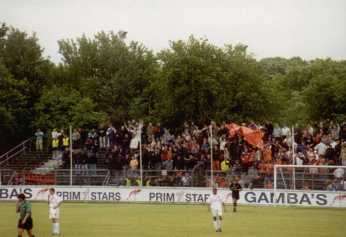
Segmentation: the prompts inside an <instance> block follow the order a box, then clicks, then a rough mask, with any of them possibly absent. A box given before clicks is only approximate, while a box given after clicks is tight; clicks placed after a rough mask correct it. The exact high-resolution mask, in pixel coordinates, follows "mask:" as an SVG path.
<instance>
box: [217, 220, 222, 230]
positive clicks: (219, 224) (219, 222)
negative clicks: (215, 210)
mask: <svg viewBox="0 0 346 237" xmlns="http://www.w3.org/2000/svg"><path fill="white" fill-rule="evenodd" d="M221 220H222V219H221V217H219V218H218V219H217V229H218V230H219V231H221Z"/></svg>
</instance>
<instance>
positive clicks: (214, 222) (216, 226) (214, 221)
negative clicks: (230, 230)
mask: <svg viewBox="0 0 346 237" xmlns="http://www.w3.org/2000/svg"><path fill="white" fill-rule="evenodd" d="M213 224H214V228H215V230H216V231H217V230H218V225H217V219H216V217H214V218H213Z"/></svg>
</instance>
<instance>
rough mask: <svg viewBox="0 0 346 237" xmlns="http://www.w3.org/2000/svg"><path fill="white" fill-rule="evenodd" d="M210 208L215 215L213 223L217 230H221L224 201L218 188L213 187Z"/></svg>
mask: <svg viewBox="0 0 346 237" xmlns="http://www.w3.org/2000/svg"><path fill="white" fill-rule="evenodd" d="M209 204H210V206H209V210H210V211H211V214H212V215H213V224H214V228H215V230H216V232H221V221H222V211H223V206H224V203H223V202H222V199H221V197H220V195H218V194H217V189H216V188H213V195H212V196H211V197H210V199H209Z"/></svg>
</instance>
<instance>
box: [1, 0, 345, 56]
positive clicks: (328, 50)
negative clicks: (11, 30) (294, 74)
mask: <svg viewBox="0 0 346 237" xmlns="http://www.w3.org/2000/svg"><path fill="white" fill-rule="evenodd" d="M0 22H5V23H7V24H8V25H12V26H14V27H16V28H19V29H21V30H24V31H27V32H29V33H31V32H36V34H37V36H38V38H39V41H40V44H41V45H42V46H43V48H44V49H45V51H44V54H45V55H46V56H49V57H50V58H51V59H52V60H53V61H54V62H60V59H61V58H60V54H59V52H58V51H59V49H58V44H57V41H58V40H61V39H67V38H76V37H80V36H81V35H82V34H85V35H87V36H89V37H92V36H93V35H94V34H95V33H96V32H99V31H101V30H103V31H107V32H108V31H114V32H118V31H119V30H124V31H127V32H128V35H127V39H126V41H131V40H135V41H139V42H142V43H143V44H144V45H145V46H146V47H147V48H149V49H152V50H154V51H155V52H158V51H160V50H161V49H165V48H168V47H169V41H170V40H179V39H183V40H184V39H187V38H188V36H189V35H191V34H193V35H194V36H196V37H206V38H207V39H208V40H209V41H210V42H212V43H214V44H216V45H218V46H223V45H225V44H237V43H243V44H246V45H248V49H249V51H250V52H251V53H252V54H253V55H254V56H255V57H256V58H258V59H260V58H264V57H276V56H279V57H293V56H300V57H302V58H304V59H307V60H309V59H314V58H326V57H331V58H333V59H346V0H0Z"/></svg>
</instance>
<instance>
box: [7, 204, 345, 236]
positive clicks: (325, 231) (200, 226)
mask: <svg viewBox="0 0 346 237" xmlns="http://www.w3.org/2000/svg"><path fill="white" fill-rule="evenodd" d="M227 209H228V210H227V211H226V213H225V214H224V221H223V232H222V233H215V232H214V229H213V225H212V222H211V214H210V213H209V212H208V209H207V206H197V205H196V206H193V205H149V204H97V203H64V204H63V205H62V208H61V232H62V233H61V236H63V237H79V236H80V237H108V236H109V237H115V236H120V237H125V236H133V237H156V236H157V237H166V236H167V237H204V236H208V237H210V236H237V237H241V236H251V237H261V236H263V237H270V236H275V237H292V236H313V237H318V236H328V237H338V236H340V237H341V236H342V237H344V236H346V210H345V209H317V208H293V207H289V208H288V207H250V206H240V207H239V211H238V212H237V213H233V212H231V207H230V206H229V207H228V208H227ZM14 210H15V204H14V203H10V202H6V203H0V237H14V236H17V234H16V223H17V214H16V213H15V211H14ZM33 218H34V233H35V234H36V237H46V236H51V234H50V230H51V224H50V222H49V220H48V207H47V204H46V203H33Z"/></svg>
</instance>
